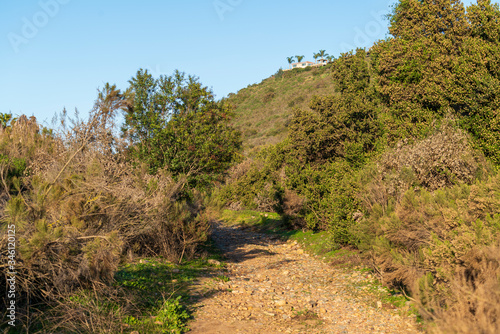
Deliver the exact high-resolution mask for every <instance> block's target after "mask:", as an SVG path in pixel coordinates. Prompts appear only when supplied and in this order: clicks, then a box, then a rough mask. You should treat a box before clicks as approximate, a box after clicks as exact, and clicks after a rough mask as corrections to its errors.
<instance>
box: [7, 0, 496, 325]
mask: <svg viewBox="0 0 500 334" xmlns="http://www.w3.org/2000/svg"><path fill="white" fill-rule="evenodd" d="M389 19H390V26H389V32H390V34H391V36H390V37H389V38H387V39H385V40H382V41H379V42H377V43H376V44H375V45H373V46H372V47H371V48H370V49H369V50H368V51H366V50H362V49H358V50H355V51H352V52H349V53H345V54H342V55H341V56H340V57H339V58H338V59H335V60H334V61H333V62H331V63H330V64H328V65H327V66H323V67H320V68H306V69H294V70H291V71H286V72H283V71H278V72H277V73H276V74H275V75H274V76H273V77H271V78H269V79H266V80H264V81H263V82H262V83H260V84H258V85H252V86H249V87H247V88H245V89H242V90H241V91H239V92H238V93H237V94H232V95H231V96H229V97H228V98H227V99H224V100H222V101H216V100H215V99H214V97H213V94H212V92H211V91H210V90H209V89H207V88H206V87H203V86H202V84H201V83H200V82H199V81H198V80H197V79H196V78H195V77H191V76H186V75H184V74H183V73H180V72H176V73H174V74H173V75H172V76H162V77H160V78H153V77H152V76H151V75H150V74H149V73H148V72H147V71H143V70H140V71H138V72H137V74H136V75H135V77H133V78H132V79H131V81H130V86H129V87H128V89H127V90H125V91H120V90H118V89H117V88H116V87H115V86H111V85H106V86H105V87H104V89H103V90H101V91H100V93H99V95H98V98H97V100H96V103H95V107H94V109H93V110H92V112H91V114H90V117H89V119H88V120H87V121H80V120H78V119H77V120H74V121H72V122H71V123H69V122H70V121H68V120H67V118H66V117H65V114H63V115H62V117H61V126H60V128H59V129H56V130H49V129H46V128H42V127H40V125H39V124H37V122H36V120H35V119H28V118H26V117H25V116H21V117H19V118H18V119H15V120H12V119H11V115H9V114H3V115H0V181H1V185H0V203H1V207H0V208H1V211H0V217H1V222H2V223H1V224H2V229H4V230H6V229H7V226H15V230H16V242H17V245H18V247H17V251H16V252H17V253H16V255H15V268H16V271H17V273H18V274H17V276H16V277H17V279H18V281H17V283H16V287H17V305H18V311H19V313H18V317H19V319H18V320H19V321H20V322H21V323H22V327H23V330H25V331H27V332H36V331H37V330H41V329H42V328H43V330H45V331H51V332H105V331H108V332H120V331H123V326H124V324H126V325H127V326H129V327H127V328H129V329H130V330H132V329H135V328H147V330H149V331H150V332H171V331H174V332H175V331H181V330H182V328H183V326H184V323H185V320H186V319H187V318H188V314H187V313H186V310H185V309H184V308H183V307H182V305H181V303H180V302H179V299H176V298H172V296H174V295H175V292H176V290H175V289H174V288H172V289H171V290H169V289H166V288H160V287H158V286H156V285H154V286H153V285H152V283H151V282H150V281H148V279H147V278H146V276H148V275H150V274H151V273H154V275H159V276H161V277H164V276H165V275H167V273H168V275H170V276H169V277H173V276H172V275H173V274H172V273H173V272H170V271H169V270H171V268H173V267H172V266H173V264H174V263H183V262H184V261H185V260H187V259H192V258H194V257H196V255H197V254H198V253H199V250H200V245H202V244H203V243H204V242H205V241H206V240H207V239H208V237H209V218H208V215H207V212H206V210H205V206H206V205H205V204H206V203H207V201H206V199H207V198H209V199H210V202H211V203H214V202H218V203H219V204H220V205H223V206H226V207H228V208H231V209H236V210H240V209H258V210H262V211H275V212H277V213H280V214H282V215H283V216H284V217H285V221H286V224H287V225H288V227H290V228H295V229H298V228H300V229H304V230H309V231H328V232H329V234H330V235H331V238H329V242H328V244H329V247H331V248H335V249H340V248H342V247H346V248H351V249H356V250H358V251H359V252H360V253H361V254H363V257H364V259H365V260H366V262H367V263H368V264H369V265H371V266H372V268H373V270H374V271H375V272H376V273H377V274H378V276H379V278H380V279H381V280H382V281H383V282H384V283H385V284H387V285H389V286H391V287H395V288H398V289H401V290H402V291H403V292H404V293H405V294H408V295H409V296H411V298H413V299H414V300H415V301H416V302H417V304H418V305H419V307H420V313H421V315H422V316H423V317H424V318H425V319H426V320H427V321H428V322H427V323H429V324H432V325H430V326H429V327H428V328H429V330H430V331H436V332H463V333H470V332H481V333H497V332H500V323H499V322H498V318H499V317H500V306H499V305H500V286H499V280H500V256H499V254H500V215H499V214H498V212H499V210H500V186H499V185H500V180H499V178H500V174H499V172H498V170H499V169H498V167H499V165H500V141H499V140H500V131H499V130H500V125H499V124H500V118H499V117H500V116H499V110H500V109H499V108H500V105H499V103H500V98H499V96H500V95H499V93H500V92H499V91H498V90H499V89H500V65H499V64H500V58H499V57H500V8H499V7H498V5H496V4H492V3H491V2H490V1H489V0H478V2H477V4H473V5H470V6H469V7H468V8H467V9H465V8H464V6H463V4H462V3H461V2H460V1H458V0H453V1H445V0H433V1H419V0H400V1H399V2H397V4H396V5H395V6H394V8H393V13H392V15H390V18H389ZM233 109H234V115H235V117H234V118H232V115H233ZM120 112H121V113H123V115H124V116H125V122H124V124H123V126H122V128H121V130H119V129H118V128H117V126H116V124H115V119H116V115H117V114H118V113H120ZM235 129H239V130H241V132H242V139H243V143H242V141H241V140H240V133H239V131H237V130H235ZM242 148H243V152H244V153H245V154H246V157H243V158H242V155H241V154H239V152H241V149H242ZM236 162H237V163H238V164H236V165H235V163H236ZM228 169H229V173H228V172H227V171H228ZM219 185H221V186H219ZM8 242H9V241H8V236H7V234H3V236H2V238H1V239H0V251H1V252H2V258H7V256H8V255H9V254H10V253H8V246H7V244H8ZM136 256H155V257H158V258H161V259H163V260H161V261H159V260H158V261H159V262H154V263H153V264H154V267H156V269H153V268H151V267H145V265H144V263H139V264H137V263H134V264H128V265H125V262H126V261H127V259H134V258H135V257H136ZM0 266H1V267H2V271H3V272H5V273H6V272H7V271H6V270H5V269H6V268H7V263H2V264H0ZM124 268H126V269H124ZM175 277H177V276H175ZM7 278H8V277H7V274H4V275H2V276H1V277H0V284H2V285H6V284H7V282H6V280H7ZM178 279H181V278H180V277H179V278H175V280H178ZM153 290H154V291H155V294H154V295H153V294H148V291H153ZM169 294H170V295H169ZM138 301H142V304H141V302H138ZM8 302H9V301H8V299H7V297H6V296H2V297H1V299H0V303H1V304H2V306H7V303H8ZM137 305H139V307H137ZM146 309H147V310H149V311H148V312H149V313H148V312H145V310H146ZM151 312H152V313H154V315H155V317H154V319H155V320H154V321H152V320H151ZM89 319H90V320H89ZM134 326H135V327H134Z"/></svg>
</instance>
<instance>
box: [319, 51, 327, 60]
mask: <svg viewBox="0 0 500 334" xmlns="http://www.w3.org/2000/svg"><path fill="white" fill-rule="evenodd" d="M317 55H318V58H319V59H320V60H322V59H325V58H327V57H328V54H327V53H326V50H319V52H318V53H317Z"/></svg>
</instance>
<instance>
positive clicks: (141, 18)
mask: <svg viewBox="0 0 500 334" xmlns="http://www.w3.org/2000/svg"><path fill="white" fill-rule="evenodd" d="M470 2H471V1H464V3H465V4H469V3H470ZM393 3H395V0H370V1H368V0H360V1H348V2H344V1H331V0H312V1H309V2H305V1H295V0H288V1H282V0H276V1H270V0H177V1H171V0H144V1H131V0H120V1H118V0H107V1H102V0H101V1H97V0H24V1H16V0H3V1H2V2H1V4H0V22H1V24H0V92H1V98H0V112H12V113H13V114H14V115H20V114H26V115H28V116H32V115H34V116H36V117H37V119H38V120H39V121H41V122H45V123H46V124H47V125H50V120H51V119H52V116H53V115H54V113H56V112H60V111H61V110H62V109H63V108H64V107H66V108H67V109H68V111H70V112H72V111H73V110H74V109H75V108H78V110H79V112H80V114H81V115H82V116H84V115H86V114H88V111H89V110H90V109H91V107H92V105H93V101H94V99H95V97H96V91H97V89H98V88H99V87H102V86H103V85H104V84H105V83H106V82H110V83H116V84H117V86H118V87H119V88H122V89H125V88H127V86H128V83H127V82H128V80H129V79H130V78H131V77H132V76H134V74H135V73H136V71H137V70H138V69H139V68H146V69H149V70H150V71H151V72H152V73H153V74H154V75H155V76H159V75H160V74H172V73H173V71H174V70H175V69H179V70H180V71H184V72H186V73H187V74H193V75H196V76H198V77H199V78H200V81H201V82H202V83H203V84H204V85H206V86H208V87H211V88H212V89H213V91H214V92H215V94H216V96H217V98H221V97H223V96H226V95H227V94H228V93H231V92H236V91H238V90H239V89H241V88H244V87H246V86H247V85H249V84H253V83H256V82H260V81H261V80H262V79H264V78H267V77H269V76H270V75H272V74H273V73H275V72H276V71H277V70H278V69H279V68H280V67H283V68H286V67H287V66H288V63H287V60H286V57H288V56H294V55H304V56H305V57H306V58H305V59H306V60H313V58H312V55H313V53H315V52H317V51H319V50H320V49H324V50H326V51H327V52H328V53H329V54H331V55H334V56H338V55H339V54H340V52H343V51H347V50H348V49H351V48H354V47H368V46H370V45H371V44H372V43H373V42H374V41H376V40H378V39H381V38H384V37H385V36H386V34H387V21H386V20H385V19H384V18H383V15H384V14H387V13H388V10H389V6H390V5H391V4H393Z"/></svg>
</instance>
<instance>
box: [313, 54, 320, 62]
mask: <svg viewBox="0 0 500 334" xmlns="http://www.w3.org/2000/svg"><path fill="white" fill-rule="evenodd" d="M313 58H314V60H315V61H316V62H318V58H319V53H314V54H313Z"/></svg>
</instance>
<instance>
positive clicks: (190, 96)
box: [123, 69, 241, 186]
mask: <svg viewBox="0 0 500 334" xmlns="http://www.w3.org/2000/svg"><path fill="white" fill-rule="evenodd" d="M128 96H129V99H131V101H133V102H132V103H131V107H130V108H128V109H127V110H126V112H125V126H124V127H123V131H124V133H125V134H127V135H128V136H129V138H130V139H131V142H132V149H131V152H132V154H133V155H135V156H136V157H137V158H138V159H139V160H140V161H143V162H145V163H147V164H148V166H149V169H150V172H151V173H155V172H156V171H157V170H158V169H159V168H166V169H167V170H168V171H170V172H171V173H172V175H174V176H175V177H176V176H179V175H187V176H188V179H189V181H190V183H191V184H192V185H193V186H200V185H201V186H208V185H209V184H210V182H212V181H214V180H216V179H217V178H219V177H220V176H221V175H222V173H223V172H224V171H225V170H226V169H227V168H228V167H229V166H230V165H231V164H232V163H233V161H234V159H235V156H236V153H237V151H238V150H239V149H240V146H241V141H240V133H239V132H238V131H236V130H234V129H233V128H232V127H231V126H229V120H230V117H231V115H232V110H231V107H230V106H229V105H227V104H225V102H223V101H221V102H217V101H215V99H214V95H213V93H212V92H211V91H210V90H209V89H208V88H207V87H204V86H202V84H201V83H200V82H199V81H198V78H196V77H194V76H186V75H185V74H184V73H181V72H179V71H176V72H175V73H174V75H172V76H160V78H159V79H154V78H153V77H152V76H151V74H149V73H148V72H147V71H144V70H142V69H141V70H139V71H138V72H137V74H136V76H135V77H134V78H132V79H131V80H130V88H129V90H128Z"/></svg>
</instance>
